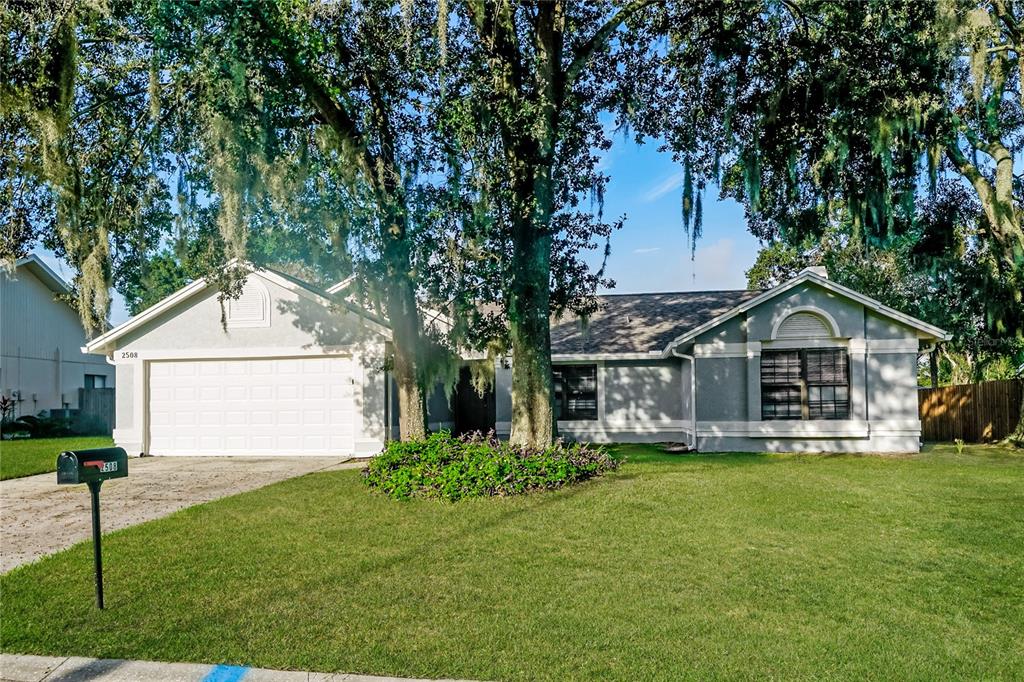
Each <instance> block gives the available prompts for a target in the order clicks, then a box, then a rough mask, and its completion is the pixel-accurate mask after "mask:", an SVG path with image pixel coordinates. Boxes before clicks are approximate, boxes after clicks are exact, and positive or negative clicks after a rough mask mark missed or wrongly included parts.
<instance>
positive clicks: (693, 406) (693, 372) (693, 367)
mask: <svg viewBox="0 0 1024 682" xmlns="http://www.w3.org/2000/svg"><path fill="white" fill-rule="evenodd" d="M672 355H673V356H675V357H677V358H682V359H683V360H689V361H690V425H691V426H692V427H693V430H692V431H691V432H690V433H692V434H693V435H692V436H691V437H692V438H693V442H692V443H690V447H691V448H692V449H693V450H694V451H696V450H697V443H698V442H699V441H698V440H697V361H696V360H694V358H693V356H692V355H688V354H686V353H679V352H677V349H676V348H675V347H673V348H672Z"/></svg>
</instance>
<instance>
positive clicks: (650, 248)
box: [633, 246, 661, 254]
mask: <svg viewBox="0 0 1024 682" xmlns="http://www.w3.org/2000/svg"><path fill="white" fill-rule="evenodd" d="M655 251H661V247H660V246H651V247H647V248H644V249H633V253H641V254H643V253H654V252H655Z"/></svg>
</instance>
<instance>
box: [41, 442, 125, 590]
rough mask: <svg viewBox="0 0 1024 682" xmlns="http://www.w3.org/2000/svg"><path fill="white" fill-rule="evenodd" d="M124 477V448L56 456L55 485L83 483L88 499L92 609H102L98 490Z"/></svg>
mask: <svg viewBox="0 0 1024 682" xmlns="http://www.w3.org/2000/svg"><path fill="white" fill-rule="evenodd" d="M127 475H128V453H126V452H125V451H124V448H96V449H93V450H76V451H74V452H62V453H60V454H59V455H57V483H58V484H66V483H71V484H74V483H87V484H88V485H89V495H90V496H91V497H92V552H93V562H94V563H95V565H96V605H97V606H99V607H100V608H101V609H102V608H103V551H102V549H101V548H100V486H102V485H103V481H105V480H107V479H108V478H124V477H125V476H127Z"/></svg>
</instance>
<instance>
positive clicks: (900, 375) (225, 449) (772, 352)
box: [86, 269, 947, 456]
mask: <svg viewBox="0 0 1024 682" xmlns="http://www.w3.org/2000/svg"><path fill="white" fill-rule="evenodd" d="M345 289H346V283H340V284H339V285H336V286H335V287H331V288H330V289H328V290H319V289H317V288H316V287H314V286H311V285H309V284H307V283H304V282H301V281H298V280H296V279H294V278H291V277H287V276H285V275H282V274H280V273H277V272H274V271H272V270H267V269H263V270H257V271H254V272H252V273H250V274H249V275H248V276H247V280H246V283H245V287H244V291H243V293H242V296H241V297H240V298H239V299H238V300H233V301H228V302H227V303H226V304H225V305H226V308H225V310H224V311H223V312H224V320H223V323H222V311H221V305H220V303H219V301H218V292H217V290H216V289H215V288H214V287H213V286H212V285H211V284H210V283H208V282H206V281H205V280H198V281H196V282H194V283H192V284H190V285H189V286H187V287H185V288H183V289H182V290H180V291H178V292H177V293H175V294H173V295H172V296H170V297H168V298H167V299H165V300H164V301H162V302H161V303H159V304H157V305H155V306H153V307H152V308H150V309H148V310H146V311H145V312H143V313H141V314H140V315H138V316H136V317H134V318H132V319H131V320H129V321H128V322H126V323H124V324H122V325H121V326H119V327H117V328H115V329H112V330H111V331H109V332H108V333H106V334H104V335H103V336H100V337H98V338H96V339H94V340H93V341H91V342H90V343H89V344H88V346H87V348H86V350H87V351H88V352H90V353H97V354H101V355H105V356H107V358H108V359H109V361H110V362H112V363H114V365H115V366H116V368H117V382H118V394H117V420H116V421H117V423H116V428H115V431H114V438H115V440H116V441H117V443H118V444H119V445H121V446H123V447H125V448H126V449H127V450H128V451H129V452H130V453H146V454H152V455H232V454H239V455H242V454H245V455H259V454H266V455H314V454H315V455H322V454H347V455H357V456H369V455H373V454H375V453H376V452H379V451H380V449H381V448H382V447H383V444H384V441H385V439H386V438H387V437H388V436H389V434H392V433H394V425H395V423H396V422H397V415H396V410H397V403H396V401H395V399H394V395H393V389H392V386H391V383H392V382H391V381H390V380H389V379H388V377H387V370H386V362H385V359H386V357H387V353H388V344H389V343H390V330H389V328H388V325H387V322H386V320H383V319H381V318H380V317H378V316H376V315H374V314H373V313H371V312H368V311H366V310H364V309H362V308H360V307H358V306H357V305H354V304H353V303H352V302H350V301H349V300H347V299H346V298H345ZM551 335H552V347H553V360H554V362H555V369H554V375H555V386H556V403H557V405H556V408H557V411H558V414H559V422H558V426H559V430H560V432H561V433H562V434H563V435H565V436H568V437H571V438H576V439H579V440H590V441H596V442H612V441H619V442H623V441H673V442H679V441H685V442H687V443H689V444H691V445H692V446H695V447H696V448H697V449H699V450H704V451H728V450H741V451H848V452H867V451H882V452H913V451H917V450H918V448H919V438H920V430H921V425H920V421H919V419H918V407H917V361H918V356H919V354H920V353H922V352H924V351H926V350H927V349H928V348H930V347H931V345H932V344H934V343H935V342H937V341H938V340H941V339H945V338H947V335H946V333H945V332H943V331H942V330H941V329H938V328H936V327H934V326H932V325H929V324H927V323H925V322H922V321H921V320H917V319H914V318H912V317H910V316H908V315H905V314H903V313H900V312H898V311H896V310H892V309H891V308H887V307H886V306H884V305H882V304H880V303H879V302H877V301H875V300H872V299H870V298H868V297H866V296H863V295H861V294H859V293H857V292H855V291H852V290H850V289H847V288H845V287H842V286H840V285H838V284H836V283H834V282H832V281H830V280H829V279H828V278H827V275H826V274H825V273H824V272H823V271H820V270H816V269H809V270H806V271H804V272H802V273H801V274H800V275H799V276H798V277H796V278H794V279H792V280H790V281H789V282H786V283H784V284H783V285H781V286H779V287H776V288H774V289H770V290H768V291H716V292H684V293H658V294H636V295H610V296H603V297H601V307H600V310H599V311H598V312H597V313H595V314H594V315H593V316H592V317H591V318H590V320H589V321H588V323H587V324H586V325H581V324H580V322H579V321H578V320H575V319H566V320H555V321H554V323H553V326H552V332H551ZM513 361H514V359H508V358H502V359H498V360H496V361H494V362H495V382H494V384H495V385H494V386H493V387H492V389H491V391H490V392H489V393H485V394H484V395H483V396H480V395H477V394H475V392H473V391H472V390H471V389H468V386H467V385H466V384H468V381H466V380H465V379H467V378H468V377H466V376H464V381H462V382H460V384H459V386H458V387H457V388H456V392H455V395H454V396H453V397H452V398H451V399H449V398H448V397H446V396H445V394H444V392H443V391H442V390H437V391H435V392H434V394H433V395H432V396H431V397H430V400H429V403H428V413H429V420H430V423H431V426H432V427H433V428H454V429H456V430H468V429H476V428H495V429H496V430H497V432H498V434H499V435H503V434H505V435H507V433H508V430H509V424H510V420H511V369H510V368H511V363H512V362H513Z"/></svg>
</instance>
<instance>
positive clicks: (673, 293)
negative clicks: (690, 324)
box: [595, 289, 767, 298]
mask: <svg viewBox="0 0 1024 682" xmlns="http://www.w3.org/2000/svg"><path fill="white" fill-rule="evenodd" d="M764 291H767V289H700V290H698V291H644V292H640V293H632V294H629V293H625V292H623V293H608V294H595V296H597V297H598V298H610V297H612V296H678V295H680V294H739V293H743V294H760V293H762V292H764Z"/></svg>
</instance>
